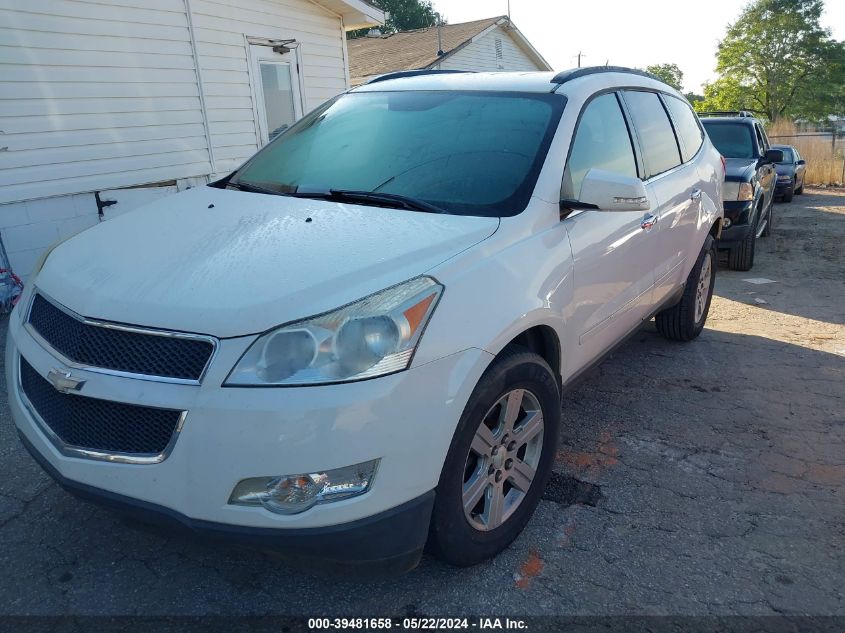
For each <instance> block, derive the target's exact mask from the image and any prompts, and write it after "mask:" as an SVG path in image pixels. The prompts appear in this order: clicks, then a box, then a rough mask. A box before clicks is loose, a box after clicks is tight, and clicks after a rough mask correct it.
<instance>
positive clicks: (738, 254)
mask: <svg viewBox="0 0 845 633" xmlns="http://www.w3.org/2000/svg"><path fill="white" fill-rule="evenodd" d="M758 221H759V219H758V218H757V217H755V218H754V222H752V224H751V226H750V227H749V231H748V235H747V236H746V237H745V239H744V240H742V241H741V242H740V243H739V244H737V245H736V246H734V247H733V248H732V249H731V250H730V251H728V268H730V269H731V270H741V271H746V270H751V268H752V267H753V266H754V248H755V245H756V243H757V222H758Z"/></svg>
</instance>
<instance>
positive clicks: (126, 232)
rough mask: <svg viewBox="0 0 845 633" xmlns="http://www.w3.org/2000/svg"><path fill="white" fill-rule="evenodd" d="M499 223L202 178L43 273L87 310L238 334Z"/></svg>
mask: <svg viewBox="0 0 845 633" xmlns="http://www.w3.org/2000/svg"><path fill="white" fill-rule="evenodd" d="M498 226H499V219H498V218H481V217H468V216H454V215H446V214H444V215H439V214H430V213H418V212H413V211H405V210H397V209H385V208H378V207H370V206H361V205H349V204H338V203H335V202H331V201H322V200H308V199H298V198H286V197H281V196H270V195H264V194H257V193H246V192H240V191H232V190H221V189H217V188H214V187H199V188H196V189H193V190H190V191H187V192H184V193H180V194H176V195H174V196H170V197H167V198H164V199H161V200H159V201H157V202H155V203H153V204H151V205H149V206H146V207H143V208H140V209H138V210H136V211H132V212H130V213H127V214H126V215H123V216H119V217H117V218H115V219H113V220H109V221H107V222H103V223H101V224H99V225H97V226H95V227H94V228H92V229H89V230H88V231H85V232H84V233H81V234H80V235H77V236H76V237H74V238H72V239H70V240H68V241H67V242H65V243H64V244H61V245H60V246H58V247H57V248H56V249H55V250H54V251H53V252H52V254H51V255H50V257H49V258H48V260H47V263H46V264H45V266H44V268H43V269H42V271H41V273H39V274H38V276H37V279H36V281H35V284H36V286H37V287H38V288H39V289H41V290H42V291H43V292H45V293H46V294H48V295H49V296H50V297H52V298H53V299H54V300H56V301H58V302H59V303H62V304H63V305H65V306H67V307H69V308H71V309H72V310H74V311H76V312H77V313H79V314H82V315H84V316H87V317H89V318H95V319H102V320H108V321H116V322H120V323H128V324H135V325H141V326H149V327H157V328H165V329H172V330H179V331H185V332H197V333H205V334H212V335H214V336H218V337H233V336H240V335H244V334H252V333H256V332H261V331H264V330H266V329H269V328H272V327H274V326H276V325H279V324H282V323H286V322H289V321H293V320H296V319H300V318H304V317H308V316H311V315H314V314H319V313H321V312H325V311H327V310H331V309H333V308H336V307H339V306H342V305H344V304H346V303H349V302H351V301H355V300H357V299H360V298H362V297H364V296H366V295H368V294H371V293H373V292H377V291H378V290H381V289H383V288H386V287H389V286H391V285H393V284H396V283H399V282H402V281H405V280H407V279H410V278H412V277H415V276H417V275H420V274H422V273H424V272H425V271H427V270H429V269H431V268H433V267H434V266H436V265H437V264H440V263H442V262H443V261H445V260H447V259H449V258H451V257H453V256H454V255H456V254H458V253H460V252H461V251H463V250H465V249H468V248H470V247H471V246H473V245H475V244H477V243H478V242H480V241H482V240H484V239H486V238H488V237H489V236H490V235H492V234H493V233H495V232H496V229H497V228H498Z"/></svg>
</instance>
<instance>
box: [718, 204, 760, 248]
mask: <svg viewBox="0 0 845 633" xmlns="http://www.w3.org/2000/svg"><path fill="white" fill-rule="evenodd" d="M724 208H725V217H726V218H728V219H729V220H730V221H731V226H730V227H728V228H726V229H722V234H721V236H720V237H719V241H718V242H717V244H716V246H717V247H718V248H731V247H733V246H734V245H736V244H738V243H739V242H741V241H742V240H744V239H745V238H746V237H748V232H749V231H750V230H751V214H752V211H753V209H754V202H753V201H752V200H743V201H739V200H729V201H725V203H724Z"/></svg>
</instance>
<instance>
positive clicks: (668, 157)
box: [625, 90, 681, 178]
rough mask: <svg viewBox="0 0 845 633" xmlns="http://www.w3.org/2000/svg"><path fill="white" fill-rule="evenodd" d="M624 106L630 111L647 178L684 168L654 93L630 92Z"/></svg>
mask: <svg viewBox="0 0 845 633" xmlns="http://www.w3.org/2000/svg"><path fill="white" fill-rule="evenodd" d="M625 103H627V104H628V109H629V110H630V111H631V118H632V119H633V120H634V127H635V128H636V130H637V137H638V138H639V140H640V147H641V148H642V151H643V159H644V161H645V169H646V178H651V177H652V176H656V175H657V174H662V173H663V172H664V171H668V170H670V169H672V168H673V167H677V166H678V165H680V164H681V154H680V152H679V151H678V141H677V140H675V133H674V132H673V131H672V124H671V123H670V122H669V117H668V115H667V114H666V110H664V109H663V104H662V103H661V102H660V98H659V97H658V96H657V95H656V94H655V93H653V92H640V91H634V90H628V91H626V92H625Z"/></svg>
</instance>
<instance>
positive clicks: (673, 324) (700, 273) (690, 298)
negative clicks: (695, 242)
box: [654, 235, 718, 342]
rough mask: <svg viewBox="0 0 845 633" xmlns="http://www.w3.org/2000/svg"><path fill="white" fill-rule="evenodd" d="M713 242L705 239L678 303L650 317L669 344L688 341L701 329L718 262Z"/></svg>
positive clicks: (709, 236) (711, 295)
mask: <svg viewBox="0 0 845 633" xmlns="http://www.w3.org/2000/svg"><path fill="white" fill-rule="evenodd" d="M717 258H718V254H717V252H716V241H715V240H714V239H713V237H712V236H711V235H708V236H707V239H706V240H705V242H704V246H703V247H702V248H701V253H699V255H698V260H697V261H696V262H695V266H693V267H692V270H691V271H690V274H689V276H688V277H687V283H686V286H685V287H684V294H683V295H682V296H681V300H680V301H679V302H678V303H676V304H675V305H674V306H672V307H671V308H667V309H665V310H663V311H661V312H658V313H657V315H655V317H654V322H655V324H656V325H657V331H658V332H660V333H661V334H662V335H663V336H664V337H665V338H667V339H669V340H670V341H683V342H686V341H691V340H693V339H694V338H695V337H697V336H698V335H699V334H701V330H702V329H704V323H705V322H706V321H707V313H708V312H709V311H710V301H711V300H712V298H713V285H714V284H715V282H716V263H717V262H718V259H717Z"/></svg>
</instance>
